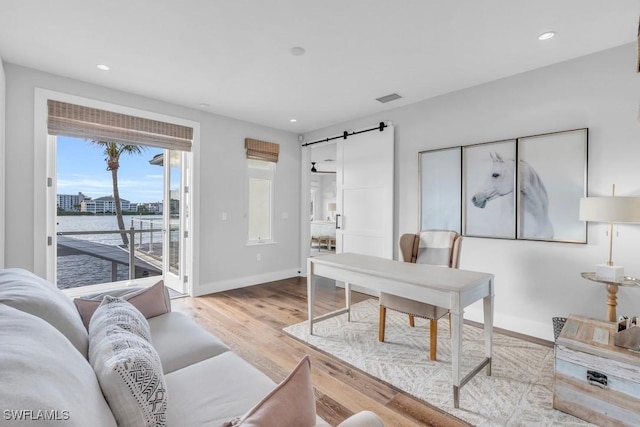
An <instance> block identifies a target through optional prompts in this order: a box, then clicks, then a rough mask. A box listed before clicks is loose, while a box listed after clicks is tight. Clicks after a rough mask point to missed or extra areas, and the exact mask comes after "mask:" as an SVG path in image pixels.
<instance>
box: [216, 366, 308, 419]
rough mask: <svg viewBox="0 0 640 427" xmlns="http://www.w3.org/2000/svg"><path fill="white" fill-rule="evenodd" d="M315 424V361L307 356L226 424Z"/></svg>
mask: <svg viewBox="0 0 640 427" xmlns="http://www.w3.org/2000/svg"><path fill="white" fill-rule="evenodd" d="M275 425H283V426H296V427H314V426H315V425H316V399H315V396H314V394H313V385H312V384H311V361H310V360H309V356H305V357H304V358H303V359H302V360H301V361H300V362H299V363H298V365H297V366H296V367H295V368H294V369H293V371H291V373H290V374H289V375H288V376H287V378H285V379H284V381H282V382H281V383H280V384H278V386H277V387H276V388H275V389H273V391H271V393H269V394H268V395H266V396H265V397H264V398H263V399H262V400H261V401H260V402H259V403H258V404H257V405H256V406H254V407H253V408H251V410H250V411H249V412H247V413H246V414H245V415H244V416H243V417H242V418H240V419H236V420H232V421H230V422H228V423H225V424H223V427H236V426H238V427H240V426H241V427H260V426H275Z"/></svg>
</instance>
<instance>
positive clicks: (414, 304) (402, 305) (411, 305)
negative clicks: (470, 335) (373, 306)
mask: <svg viewBox="0 0 640 427" xmlns="http://www.w3.org/2000/svg"><path fill="white" fill-rule="evenodd" d="M380 305H381V306H383V307H386V308H388V309H390V310H395V311H399V312H401V313H406V314H413V315H414V316H417V317H424V318H425V319H433V320H438V319H439V318H441V317H442V316H444V315H445V314H447V313H448V312H449V309H448V308H444V307H438V306H436V305H431V304H426V303H424V302H419V301H415V300H412V299H408V298H404V297H400V296H397V295H392V294H387V293H384V292H380Z"/></svg>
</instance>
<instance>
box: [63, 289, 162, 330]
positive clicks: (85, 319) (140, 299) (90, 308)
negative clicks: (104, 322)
mask: <svg viewBox="0 0 640 427" xmlns="http://www.w3.org/2000/svg"><path fill="white" fill-rule="evenodd" d="M121 298H122V299H124V300H126V301H128V302H129V303H131V304H132V305H133V306H134V307H135V308H137V309H138V310H140V312H141V313H142V314H143V316H144V317H145V318H147V319H149V318H151V317H155V316H159V315H161V314H165V313H168V312H169V311H171V309H170V308H169V307H167V301H166V299H165V294H164V282H163V281H162V280H160V281H159V282H158V283H156V284H155V285H153V286H151V287H149V288H144V289H141V290H139V291H137V292H132V293H131V294H127V295H123V296H121ZM102 299H103V298H102V297H101V298H100V299H84V298H76V299H74V300H73V302H74V303H75V305H76V308H77V309H78V313H80V317H81V318H82V323H84V327H85V328H87V331H88V330H89V321H90V320H91V316H93V313H95V311H96V310H97V309H98V306H99V305H100V303H101V302H102Z"/></svg>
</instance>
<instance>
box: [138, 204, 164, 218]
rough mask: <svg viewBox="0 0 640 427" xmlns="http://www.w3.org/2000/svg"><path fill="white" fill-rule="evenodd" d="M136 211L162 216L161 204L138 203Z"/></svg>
mask: <svg viewBox="0 0 640 427" xmlns="http://www.w3.org/2000/svg"><path fill="white" fill-rule="evenodd" d="M138 210H139V211H144V212H148V213H152V214H158V215H162V202H155V203H138Z"/></svg>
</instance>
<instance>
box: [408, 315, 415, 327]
mask: <svg viewBox="0 0 640 427" xmlns="http://www.w3.org/2000/svg"><path fill="white" fill-rule="evenodd" d="M409 326H411V327H412V328H413V327H415V326H416V320H415V317H414V316H413V314H410V315H409Z"/></svg>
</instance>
